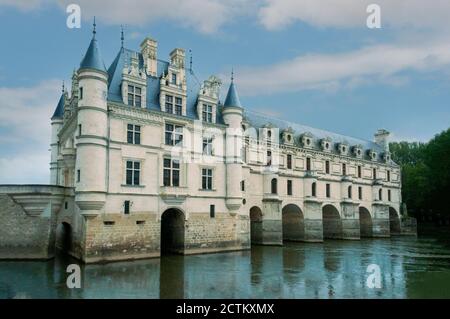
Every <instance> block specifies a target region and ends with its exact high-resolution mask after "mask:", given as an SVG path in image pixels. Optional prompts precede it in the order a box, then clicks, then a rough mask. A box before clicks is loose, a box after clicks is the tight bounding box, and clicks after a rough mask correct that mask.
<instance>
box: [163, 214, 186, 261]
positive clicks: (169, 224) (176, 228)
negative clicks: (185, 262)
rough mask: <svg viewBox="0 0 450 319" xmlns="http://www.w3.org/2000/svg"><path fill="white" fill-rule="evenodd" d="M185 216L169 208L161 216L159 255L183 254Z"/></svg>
mask: <svg viewBox="0 0 450 319" xmlns="http://www.w3.org/2000/svg"><path fill="white" fill-rule="evenodd" d="M184 233H185V215H184V213H183V211H181V210H180V209H178V208H169V209H167V210H165V211H164V213H163V214H162V215H161V255H165V254H184Z"/></svg>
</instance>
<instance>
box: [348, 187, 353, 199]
mask: <svg viewBox="0 0 450 319" xmlns="http://www.w3.org/2000/svg"><path fill="white" fill-rule="evenodd" d="M348 198H352V187H351V186H349V187H348Z"/></svg>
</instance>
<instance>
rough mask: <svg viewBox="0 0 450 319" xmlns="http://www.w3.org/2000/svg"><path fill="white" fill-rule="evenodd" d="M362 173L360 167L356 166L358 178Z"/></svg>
mask: <svg viewBox="0 0 450 319" xmlns="http://www.w3.org/2000/svg"><path fill="white" fill-rule="evenodd" d="M361 176H362V173H361V166H358V177H359V178H361Z"/></svg>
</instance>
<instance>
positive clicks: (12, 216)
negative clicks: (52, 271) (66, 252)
mask: <svg viewBox="0 0 450 319" xmlns="http://www.w3.org/2000/svg"><path fill="white" fill-rule="evenodd" d="M52 223H54V220H53V219H52V217H51V216H29V215H28V214H27V213H26V212H25V211H24V209H23V208H22V207H21V206H20V205H18V204H17V203H15V202H14V201H13V199H12V198H11V197H10V196H9V195H7V194H0V225H1V226H0V227H1V231H0V258H1V259H48V258H51V257H53V255H54V247H53V246H52V245H50V241H51V240H52V236H51V230H52Z"/></svg>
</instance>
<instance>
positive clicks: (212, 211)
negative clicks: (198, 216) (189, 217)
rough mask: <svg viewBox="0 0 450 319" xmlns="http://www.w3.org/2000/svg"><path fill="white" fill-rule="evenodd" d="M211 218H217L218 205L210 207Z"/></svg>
mask: <svg viewBox="0 0 450 319" xmlns="http://www.w3.org/2000/svg"><path fill="white" fill-rule="evenodd" d="M209 217H211V218H214V217H216V205H209Z"/></svg>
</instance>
